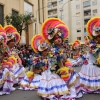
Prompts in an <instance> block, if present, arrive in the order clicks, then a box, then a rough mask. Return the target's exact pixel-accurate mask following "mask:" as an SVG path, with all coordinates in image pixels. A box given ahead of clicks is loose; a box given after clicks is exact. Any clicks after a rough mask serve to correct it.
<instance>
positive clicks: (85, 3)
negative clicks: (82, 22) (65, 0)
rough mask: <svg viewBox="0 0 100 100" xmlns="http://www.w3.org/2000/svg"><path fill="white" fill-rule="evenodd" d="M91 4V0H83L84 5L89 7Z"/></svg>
mask: <svg viewBox="0 0 100 100" xmlns="http://www.w3.org/2000/svg"><path fill="white" fill-rule="evenodd" d="M90 5H91V2H90V0H89V1H85V2H83V7H88V6H90Z"/></svg>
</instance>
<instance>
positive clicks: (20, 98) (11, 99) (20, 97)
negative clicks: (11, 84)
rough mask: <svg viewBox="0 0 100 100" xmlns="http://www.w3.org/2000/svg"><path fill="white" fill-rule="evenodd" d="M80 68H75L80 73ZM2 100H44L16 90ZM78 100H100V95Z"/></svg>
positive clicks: (85, 96) (29, 92)
mask: <svg viewBox="0 0 100 100" xmlns="http://www.w3.org/2000/svg"><path fill="white" fill-rule="evenodd" d="M80 68H81V67H75V70H76V71H77V72H79V71H80ZM0 100H42V99H41V98H40V97H38V96H37V94H36V91H21V90H16V91H14V92H12V93H11V94H10V95H4V96H0ZM77 100H100V95H99V94H87V95H84V96H83V97H82V98H80V99H77Z"/></svg>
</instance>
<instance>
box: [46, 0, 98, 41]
mask: <svg viewBox="0 0 100 100" xmlns="http://www.w3.org/2000/svg"><path fill="white" fill-rule="evenodd" d="M53 2H55V3H56V6H55V7H54V6H53V4H52V3H53ZM99 4H100V0H48V5H49V7H48V18H49V17H54V16H53V15H54V12H53V11H54V10H55V9H56V17H57V18H60V19H61V20H62V21H64V22H65V24H66V25H67V26H68V28H69V30H70V36H69V38H68V41H69V42H70V43H72V42H73V41H74V40H76V39H78V40H80V41H81V42H83V41H84V36H86V35H87V33H86V24H87V22H88V20H89V19H90V18H92V17H94V16H100V6H99Z"/></svg>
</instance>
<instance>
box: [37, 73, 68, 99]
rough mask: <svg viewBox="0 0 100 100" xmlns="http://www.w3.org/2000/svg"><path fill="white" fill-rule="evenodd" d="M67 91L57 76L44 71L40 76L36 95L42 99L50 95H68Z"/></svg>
mask: <svg viewBox="0 0 100 100" xmlns="http://www.w3.org/2000/svg"><path fill="white" fill-rule="evenodd" d="M68 93H69V90H68V87H67V84H66V83H65V82H64V81H63V80H62V79H61V78H60V77H59V76H58V75H57V74H52V73H51V72H50V71H45V72H43V74H42V77H41V81H40V84H39V87H38V95H39V96H42V97H49V96H51V95H56V96H58V95H59V96H60V95H64V94H68Z"/></svg>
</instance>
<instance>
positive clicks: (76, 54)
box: [72, 40, 83, 67]
mask: <svg viewBox="0 0 100 100" xmlns="http://www.w3.org/2000/svg"><path fill="white" fill-rule="evenodd" d="M80 46H81V43H80V41H79V40H76V41H74V43H73V44H72V49H73V59H74V60H72V65H73V67H77V66H82V64H83V61H82V58H81V51H80Z"/></svg>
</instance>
